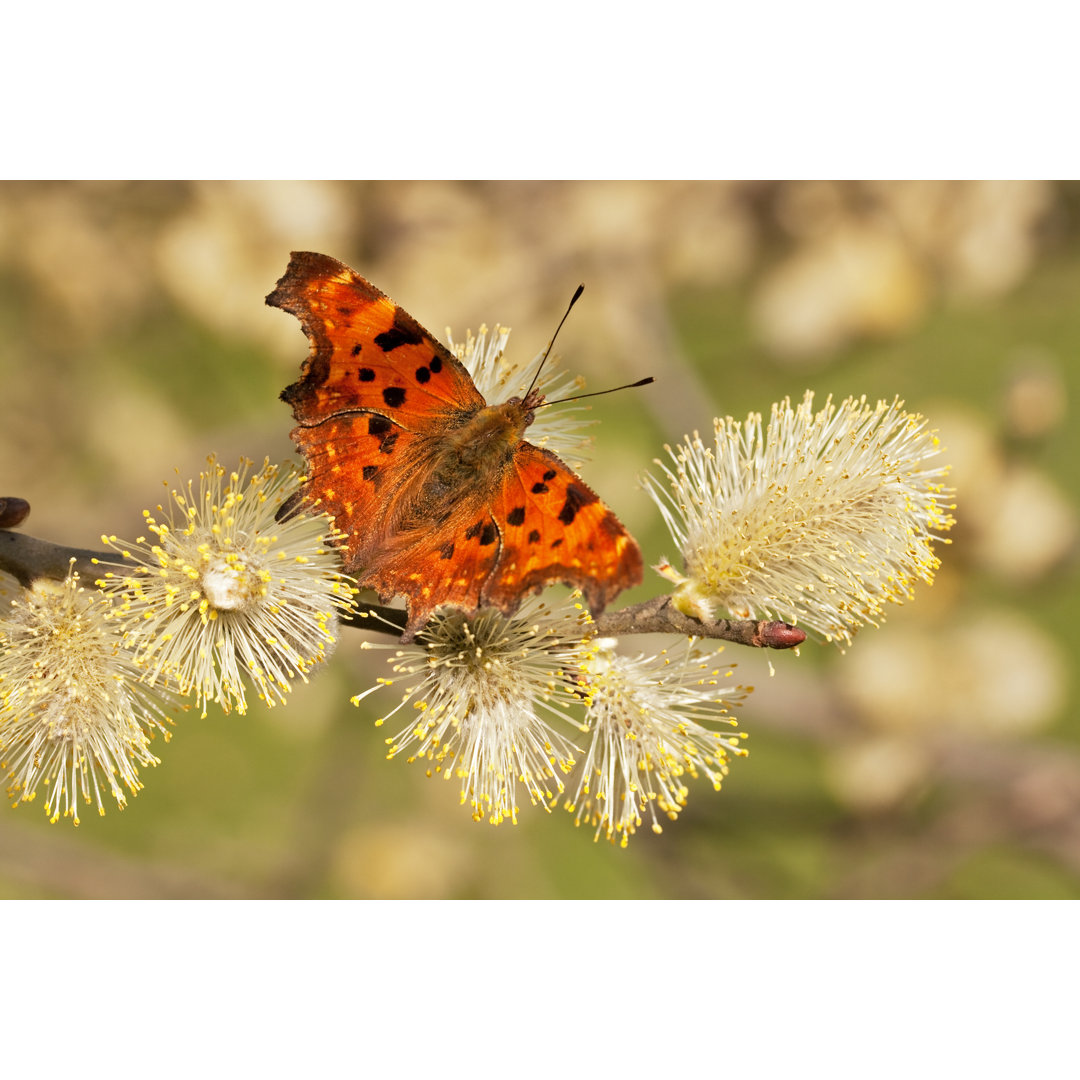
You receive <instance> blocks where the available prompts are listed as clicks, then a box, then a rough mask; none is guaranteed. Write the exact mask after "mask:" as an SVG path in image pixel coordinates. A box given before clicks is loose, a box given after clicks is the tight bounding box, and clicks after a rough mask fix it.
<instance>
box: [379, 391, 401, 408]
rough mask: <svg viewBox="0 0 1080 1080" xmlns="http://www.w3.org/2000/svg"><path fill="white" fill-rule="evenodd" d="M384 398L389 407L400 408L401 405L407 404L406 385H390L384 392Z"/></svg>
mask: <svg viewBox="0 0 1080 1080" xmlns="http://www.w3.org/2000/svg"><path fill="white" fill-rule="evenodd" d="M382 399H383V401H385V402H386V404H387V406H388V407H389V408H391V409H396V408H399V407H400V406H401V405H404V404H405V387H403V386H388V387H387V388H386V389H385V390H384V391H383V392H382Z"/></svg>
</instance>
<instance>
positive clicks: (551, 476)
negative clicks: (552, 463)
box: [544, 469, 555, 480]
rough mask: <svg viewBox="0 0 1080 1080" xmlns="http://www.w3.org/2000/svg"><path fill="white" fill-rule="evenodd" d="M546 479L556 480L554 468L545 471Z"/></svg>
mask: <svg viewBox="0 0 1080 1080" xmlns="http://www.w3.org/2000/svg"><path fill="white" fill-rule="evenodd" d="M544 479H545V480H554V479H555V470H554V469H548V471H547V472H546V473H544Z"/></svg>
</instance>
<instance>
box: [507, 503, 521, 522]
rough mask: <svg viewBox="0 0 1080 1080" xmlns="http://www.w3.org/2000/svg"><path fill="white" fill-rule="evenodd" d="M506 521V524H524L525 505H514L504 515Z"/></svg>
mask: <svg viewBox="0 0 1080 1080" xmlns="http://www.w3.org/2000/svg"><path fill="white" fill-rule="evenodd" d="M506 521H507V524H508V525H524V524H525V507H524V506H515V507H514V509H513V510H511V511H510V513H509V514H507V515H506Z"/></svg>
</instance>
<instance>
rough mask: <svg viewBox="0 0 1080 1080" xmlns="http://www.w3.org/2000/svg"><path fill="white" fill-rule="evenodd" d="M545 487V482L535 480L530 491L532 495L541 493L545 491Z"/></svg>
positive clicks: (546, 487)
mask: <svg viewBox="0 0 1080 1080" xmlns="http://www.w3.org/2000/svg"><path fill="white" fill-rule="evenodd" d="M547 489H548V486H547V484H541V483H540V481H539V480H537V482H536V483H535V484H533V486H532V493H533V494H534V495H543V494H544V492H545V491H547Z"/></svg>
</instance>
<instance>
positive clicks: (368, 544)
mask: <svg viewBox="0 0 1080 1080" xmlns="http://www.w3.org/2000/svg"><path fill="white" fill-rule="evenodd" d="M266 302H267V304H269V305H271V306H272V307H277V308H281V309H282V310H284V311H288V312H291V313H292V314H293V315H295V316H297V318H298V319H299V320H300V322H301V324H302V325H303V329H304V333H305V334H307V336H308V338H309V339H310V341H311V355H310V356H309V357H308V358H307V359H306V360H305V362H304V366H303V369H302V373H301V378H300V380H299V381H298V382H295V383H293V384H292V385H291V386H289V387H287V388H286V389H285V390H284V391H283V392H282V395H281V397H282V399H283V400H284V401H287V402H288V403H289V404H290V405H291V406H292V410H293V416H294V417H295V418H296V421H297V425H298V426H297V427H295V428H294V429H293V430H292V432H291V436H292V439H293V442H295V443H296V445H297V447H298V448H299V450H300V451H301V453H302V454H303V455H304V457H305V459H306V460H307V465H308V480H307V483H306V485H305V487H304V489H303V490H302V492H301V493H300V495H299V499H301V500H303V501H304V502H305V503H307V504H308V505H309V506H312V507H318V509H319V510H321V511H324V512H326V513H329V514H330V516H331V517H332V518H333V519H334V523H335V525H336V526H337V528H338V529H339V530H340V531H341V532H342V533H344V534H345V539H344V540H343V541H342V547H343V549H344V550H343V558H344V563H345V569H346V570H347V571H348V572H349V573H351V574H353V575H355V577H356V579H357V581H358V583H359V584H360V585H364V586H368V587H370V588H373V589H375V590H377V592H378V593H379V595H380V597H381V598H382V599H383V600H384V601H386V600H389V599H390V598H391V597H392V596H397V595H403V596H404V597H405V598H406V602H407V604H408V615H409V618H408V624H407V626H406V631H405V637H406V639H409V638H411V637H412V636H413V635H414V634H415V633H416V631H417V630H418V629H419V628H420V627H421V626H423V624H424V623H425V622H426V621H427V619H428V617H429V616H430V615H431V613H432V612H433V611H434V610H435V609H436V608H437V607H439V606H440V605H442V604H448V605H453V606H455V607H459V608H462V609H464V610H465V611H468V612H472V611H475V610H476V609H477V608H479V607H484V606H491V607H496V608H498V609H499V610H500V611H502V612H503V613H504V614H507V615H509V614H511V613H512V612H513V611H515V610H516V609H517V607H518V605H519V604H520V603H521V601H522V600H523V599H524V598H525V597H526V596H527V595H528V594H530V593H535V592H539V591H540V590H541V589H542V588H543V587H544V586H545V585H549V584H551V583H553V582H557V581H561V582H565V583H567V584H569V585H574V586H577V587H579V588H580V589H581V590H582V591H583V593H584V594H585V598H586V600H587V601H588V604H589V607H590V608H591V609H592V611H593V612H594V613H599V612H600V611H602V610H603V609H604V607H605V605H606V604H607V603H608V601H610V600H611V599H613V598H614V597H615V596H616V595H617V594H618V593H619V592H620V591H621V590H622V589H625V588H627V587H628V586H631V585H637V584H639V583H640V582H641V579H642V559H641V550H640V548H639V547H638V545H637V543H636V542H635V540H634V538H633V537H632V536H630V534H629V533H628V532H627V531H626V529H624V528H623V526H622V525H621V524H620V522H619V520H618V518H616V517H615V515H614V514H613V513H612V512H611V511H610V510H609V509H608V508H607V507H606V506H605V505H604V504H603V503H602V502H601V501H600V499H599V498H598V497H597V496H596V495H595V494H594V493H593V491H592V490H591V489H590V488H589V487H588V485H586V484H585V482H584V481H583V480H581V478H580V477H578V476H577V475H576V474H575V473H574V472H572V471H571V470H570V468H568V467H567V466H566V465H565V464H564V463H563V462H562V461H561V460H560V459H559V458H557V457H556V456H555V455H554V454H552V453H550V452H549V451H547V450H542V449H540V448H539V447H537V446H533V445H532V444H531V443H528V442H525V441H524V439H523V437H522V436H523V435H524V433H525V429H526V428H527V427H528V426H529V425H530V424H531V423H532V422H533V419H534V410H535V409H536V408H538V407H539V406H540V405H542V404H543V403H544V397H543V395H542V394H541V393H540V392H539V391H537V390H532V391H530V392H529V393H528V394H527V395H526V396H525V397H524V398H520V397H512V398H510V399H509V400H508V401H505V402H502V403H501V404H497V405H488V404H487V402H485V401H484V398H483V396H482V395H481V394H480V392H479V391H478V390H477V389H476V387H475V385H474V384H473V381H472V378H471V377H470V375H469V373H468V372H467V371H466V370H465V368H464V366H463V365H462V364H461V363H460V361H458V359H457V358H456V357H455V356H454V355H453V354H452V353H451V352H450V351H449V350H448V349H446V348H445V347H444V346H443V345H441V344H439V342H437V341H436V340H435V339H434V338H433V337H432V336H431V335H430V334H429V333H428V332H427V331H426V330H425V329H424V328H423V327H422V326H420V324H419V323H418V322H416V320H415V319H413V318H412V316H410V315H409V314H408V313H407V312H405V311H404V310H402V309H401V308H400V307H398V305H397V304H395V303H394V302H393V300H391V299H390V298H389V297H387V296H384V295H383V294H382V293H381V292H379V290H378V289H376V288H375V287H374V286H373V285H371V284H370V283H369V282H367V281H365V280H364V279H363V278H362V277H360V275H359V274H357V273H355V272H354V271H352V270H350V269H349V267H347V266H345V265H344V264H343V263H340V262H338V261H337V260H336V259H331V258H330V257H329V256H326V255H318V254H315V253H314V252H310V251H300V252H293V255H292V259H291V261H290V262H289V267H288V269H287V270H286V272H285V275H284V277H282V279H281V280H280V281H279V282H278V283H277V288H276V289H274V291H273V292H272V293H271V294H270V295H269V296H268V297H267V298H266ZM294 505H295V504H294Z"/></svg>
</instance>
